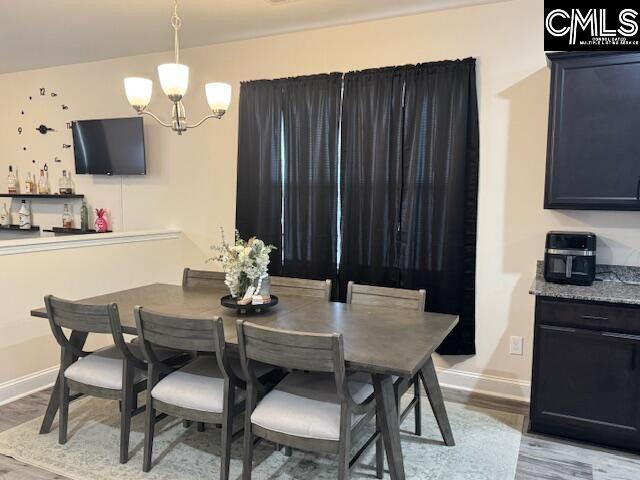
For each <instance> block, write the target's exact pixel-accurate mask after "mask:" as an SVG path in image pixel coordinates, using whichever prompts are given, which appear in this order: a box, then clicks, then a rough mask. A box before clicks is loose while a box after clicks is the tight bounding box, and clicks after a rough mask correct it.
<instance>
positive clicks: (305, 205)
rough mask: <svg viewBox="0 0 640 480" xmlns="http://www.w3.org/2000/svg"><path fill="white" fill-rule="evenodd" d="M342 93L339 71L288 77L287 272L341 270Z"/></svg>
mask: <svg viewBox="0 0 640 480" xmlns="http://www.w3.org/2000/svg"><path fill="white" fill-rule="evenodd" d="M341 93H342V74H340V73H335V74H329V75H315V76H311V77H299V78H292V79H287V80H284V81H283V95H284V103H283V123H282V124H283V137H282V138H283V145H284V156H283V159H284V178H283V204H284V224H283V254H284V255H283V257H284V264H283V271H282V275H284V276H289V277H303V278H310V279H315V280H323V279H327V278H330V279H332V280H335V278H336V276H337V272H338V264H337V239H338V227H337V216H338V145H339V136H338V132H339V123H340V108H341ZM334 283H335V282H334Z"/></svg>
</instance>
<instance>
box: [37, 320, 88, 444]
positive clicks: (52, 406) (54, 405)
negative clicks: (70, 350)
mask: <svg viewBox="0 0 640 480" xmlns="http://www.w3.org/2000/svg"><path fill="white" fill-rule="evenodd" d="M87 335H88V334H87V332H78V331H76V330H74V331H73V332H71V335H70V336H69V342H71V343H72V344H73V345H75V346H76V347H78V348H79V349H80V350H82V348H83V347H84V342H86V341H87ZM59 377H60V376H59V375H58V376H56V384H55V385H54V387H53V391H52V392H51V398H49V405H47V411H46V412H45V414H44V418H43V419H42V425H41V426H40V433H41V434H42V433H49V432H50V431H51V424H52V423H53V419H54V418H56V413H58V407H59V406H60V378H59Z"/></svg>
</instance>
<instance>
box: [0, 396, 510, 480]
mask: <svg viewBox="0 0 640 480" xmlns="http://www.w3.org/2000/svg"><path fill="white" fill-rule="evenodd" d="M423 401H424V406H423V409H422V410H423V412H424V413H423V419H422V422H423V434H422V436H421V437H416V436H414V435H411V434H410V433H409V431H410V430H411V428H412V425H413V417H411V416H409V417H407V419H406V420H405V422H404V424H403V426H402V428H403V431H402V434H401V437H402V451H403V454H404V464H405V471H406V478H407V479H410V480H512V479H513V478H514V476H515V470H516V463H517V459H518V450H519V447H520V437H521V431H522V423H523V417H522V416H521V415H515V414H510V413H504V412H497V411H493V410H487V409H481V408H474V407H469V406H467V405H463V404H459V403H453V402H449V403H447V411H448V413H449V420H450V422H451V426H452V429H453V432H454V436H455V440H456V446H455V447H446V446H444V444H443V443H442V439H441V437H440V434H439V431H438V429H437V426H436V422H435V419H434V417H433V415H432V413H431V411H430V409H429V403H428V401H427V399H426V398H423ZM403 403H404V402H403ZM143 417H144V415H138V416H137V417H136V418H135V419H134V421H133V425H132V434H131V448H130V452H131V459H130V460H129V463H127V464H126V465H120V464H119V463H118V451H119V450H118V445H119V415H118V407H117V404H116V403H114V402H108V401H104V400H100V399H94V398H86V399H82V400H79V401H76V402H74V403H73V404H72V405H71V412H70V416H69V439H68V442H67V444H66V445H64V446H62V445H58V443H57V438H58V431H57V423H55V422H54V425H53V428H52V430H51V433H49V434H46V435H39V434H38V429H39V426H40V422H41V419H36V420H33V421H31V422H27V423H25V424H22V425H19V426H17V427H15V428H12V429H11V430H7V431H5V432H2V433H0V453H1V454H4V455H6V456H9V457H12V458H14V459H16V460H18V461H20V462H23V463H26V464H29V465H33V466H36V467H40V468H43V469H45V470H48V471H50V472H53V473H56V474H59V475H62V476H65V477H68V478H71V479H75V480H125V479H126V480H194V479H197V480H203V479H212V480H215V479H217V478H219V468H220V457H219V452H220V429H219V428H216V427H214V426H208V427H207V429H206V431H205V432H204V433H199V432H197V431H196V429H195V427H194V426H191V427H189V428H187V429H185V428H183V426H182V423H181V422H180V421H178V420H176V419H172V418H167V419H164V420H163V421H162V422H160V423H159V424H158V427H157V433H156V438H155V443H154V452H153V453H154V455H153V458H154V465H153V468H152V470H151V472H149V473H147V474H145V473H143V472H142V470H141V465H142V444H143V439H144V433H143V432H144V418H143ZM240 423H241V422H240ZM356 447H357V446H354V449H356ZM385 463H386V462H385ZM385 467H386V465H385ZM241 473H242V440H241V439H238V440H236V441H235V442H234V444H233V448H232V460H231V478H232V479H236V478H240V476H241ZM252 478H254V479H259V480H267V479H286V480H288V479H318V480H330V479H335V478H337V464H336V462H335V457H333V456H324V455H315V454H311V453H303V452H299V451H294V452H293V455H292V456H291V457H286V456H285V455H284V454H283V453H282V452H280V451H275V450H274V448H273V445H272V444H269V443H267V442H261V443H260V444H259V445H258V446H257V447H256V451H255V457H254V469H253V476H252ZM351 478H352V479H354V480H364V479H367V480H368V479H372V478H375V456H374V448H370V449H369V451H368V452H367V453H365V454H364V455H363V456H362V457H361V459H360V461H359V462H358V464H357V465H355V466H354V467H353V469H352V470H351ZM385 478H388V472H386V473H385Z"/></svg>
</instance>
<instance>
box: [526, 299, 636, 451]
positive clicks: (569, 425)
mask: <svg viewBox="0 0 640 480" xmlns="http://www.w3.org/2000/svg"><path fill="white" fill-rule="evenodd" d="M531 429H532V430H533V431H535V432H540V433H549V434H554V435H560V436H566V437H570V438H575V439H579V440H586V441H591V442H595V443H600V444H604V445H611V446H616V447H622V448H629V449H633V450H640V309H639V308H637V307H634V306H620V305H609V304H594V303H589V302H578V301H568V300H562V299H551V298H547V297H537V299H536V323H535V340H534V361H533V378H532V393H531Z"/></svg>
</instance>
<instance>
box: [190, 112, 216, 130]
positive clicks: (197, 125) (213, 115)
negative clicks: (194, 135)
mask: <svg viewBox="0 0 640 480" xmlns="http://www.w3.org/2000/svg"><path fill="white" fill-rule="evenodd" d="M221 117H222V115H216V114H212V115H207V116H206V117H204V118H203V119H202V120H200V121H199V122H197V123H194V124H193V125H187V128H196V127H199V126H200V125H202V124H203V123H204V122H206V121H207V120H209V119H210V118H217V119H218V120H220V118H221Z"/></svg>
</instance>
